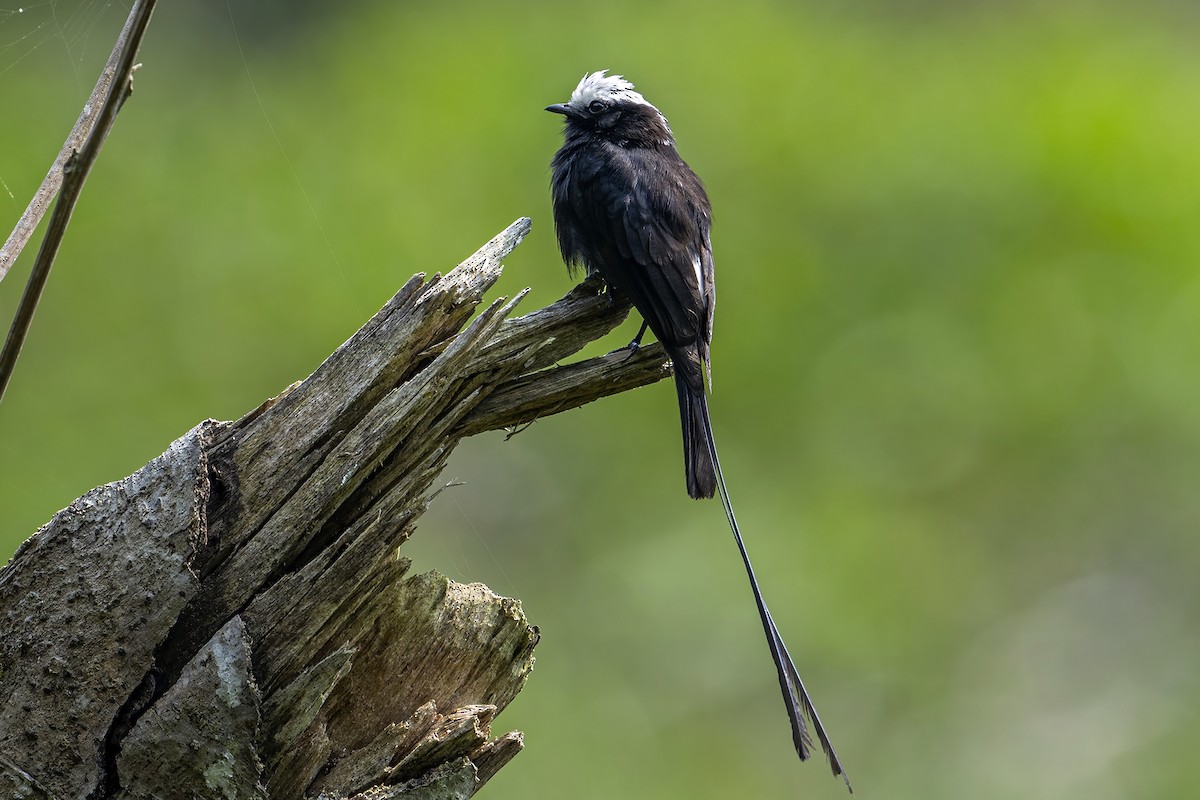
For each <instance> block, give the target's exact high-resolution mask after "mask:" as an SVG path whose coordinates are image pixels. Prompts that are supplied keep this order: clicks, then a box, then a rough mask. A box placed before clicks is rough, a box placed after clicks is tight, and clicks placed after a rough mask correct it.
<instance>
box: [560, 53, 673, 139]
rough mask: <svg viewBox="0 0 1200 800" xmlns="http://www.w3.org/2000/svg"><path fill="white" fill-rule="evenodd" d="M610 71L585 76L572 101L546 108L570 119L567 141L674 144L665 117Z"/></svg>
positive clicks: (630, 85) (631, 86)
mask: <svg viewBox="0 0 1200 800" xmlns="http://www.w3.org/2000/svg"><path fill="white" fill-rule="evenodd" d="M607 71H608V70H600V71H599V72H593V73H592V74H590V75H584V76H583V80H581V81H580V82H579V85H578V86H576V87H575V91H573V92H571V99H570V100H569V101H567V102H565V103H555V104H554V105H552V106H546V110H547V111H552V112H554V113H555V114H562V115H563V116H564V117H566V118H567V126H566V136H567V138H568V139H570V138H571V137H572V136H573V135H574V136H580V135H589V134H591V135H597V136H601V137H603V138H606V139H610V140H612V141H614V142H616V143H618V144H621V145H622V146H625V147H629V146H635V147H653V146H656V145H659V146H668V147H669V146H672V145H674V143H675V140H674V138H673V137H672V135H671V128H670V126H669V125H667V119H666V117H664V116H663V115H662V114H661V113H660V112H659V110H658V109H657V108H655V107H654V106H652V105H650V104H649V103H648V102H646V98H644V97H642V96H641V95H640V94H638V93H637V92H635V91H634V90H633V84H632V83H630V82H629V81H627V80H625V79H624V78H622V77H621V76H620V75H606V74H605V73H606V72H607Z"/></svg>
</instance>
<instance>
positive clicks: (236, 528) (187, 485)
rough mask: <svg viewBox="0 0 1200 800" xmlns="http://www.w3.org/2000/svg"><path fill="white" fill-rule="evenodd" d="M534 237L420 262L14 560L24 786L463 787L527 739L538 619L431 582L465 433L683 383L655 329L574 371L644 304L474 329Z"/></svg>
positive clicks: (119, 789)
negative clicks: (518, 728)
mask: <svg viewBox="0 0 1200 800" xmlns="http://www.w3.org/2000/svg"><path fill="white" fill-rule="evenodd" d="M528 230H529V221H528V220H526V219H522V220H518V221H517V222H516V223H514V224H513V225H512V226H510V227H509V228H508V229H507V230H505V231H504V232H503V233H501V234H500V235H499V236H497V237H496V238H495V239H493V240H492V241H491V242H488V244H486V245H485V246H484V247H483V248H482V249H481V250H480V251H479V252H477V253H476V254H475V255H473V256H471V257H470V258H469V259H467V260H466V261H465V262H463V263H462V264H461V265H459V266H458V267H457V268H456V269H454V270H452V271H451V272H449V273H447V274H446V275H444V276H437V275H435V276H434V277H433V278H432V279H429V280H426V279H425V278H424V276H422V275H418V276H415V277H414V278H413V279H411V280H410V281H408V283H406V284H405V285H404V286H403V287H402V288H401V289H400V291H399V292H398V293H397V294H396V295H395V297H393V298H392V299H391V300H390V301H389V302H388V303H387V304H386V305H385V306H384V307H383V308H382V309H381V310H380V311H379V312H378V313H377V314H376V315H375V316H374V317H373V318H372V319H371V320H370V321H368V322H367V323H366V325H364V326H363V327H362V329H360V330H359V331H358V332H357V333H356V334H355V335H354V336H353V337H351V338H350V339H349V340H348V341H347V342H346V343H345V344H343V345H342V346H341V347H340V348H338V349H337V351H336V352H334V353H333V354H332V355H331V356H330V357H329V358H328V359H327V360H326V361H325V363H323V364H322V365H321V366H320V367H319V368H318V369H317V370H316V371H315V372H314V373H313V374H312V375H310V376H309V377H308V378H307V379H305V380H304V381H301V382H299V383H296V384H294V385H293V386H291V387H289V388H288V389H287V390H286V391H285V392H283V394H281V395H280V396H278V397H276V398H274V399H272V400H269V401H268V402H266V403H264V404H263V405H262V406H260V407H259V408H257V409H255V410H254V411H252V412H251V413H249V414H247V415H246V416H244V417H243V418H242V419H240V420H238V421H236V422H217V421H213V420H208V421H205V422H202V423H201V424H200V425H198V426H196V427H195V428H194V429H192V430H191V431H189V432H188V433H187V434H185V435H184V436H183V437H182V438H180V439H179V440H178V441H176V442H175V443H173V444H172V445H171V446H170V447H169V448H168V449H167V451H166V452H165V453H163V455H162V456H160V457H158V458H156V459H154V460H153V461H151V462H150V463H149V464H147V465H146V466H145V467H144V468H142V469H141V470H139V471H138V472H136V473H135V474H133V475H131V476H130V477H128V478H125V479H124V480H121V481H117V482H115V483H112V484H108V485H106V486H102V487H99V488H97V489H95V490H93V491H91V492H89V493H88V494H86V495H84V496H83V497H81V498H80V499H79V500H77V501H75V503H73V504H72V505H71V506H70V507H68V508H66V509H64V510H63V511H61V512H59V513H58V514H57V515H55V517H54V518H53V519H52V520H51V521H50V522H49V523H47V524H46V525H45V526H44V527H43V528H41V529H40V530H39V531H38V532H37V533H36V534H35V535H34V536H33V537H31V538H30V539H29V540H28V541H26V542H25V543H24V544H23V545H22V546H21V548H20V549H19V550H18V551H17V554H16V555H15V556H14V557H13V559H12V561H11V562H10V563H9V565H8V566H7V567H5V568H4V569H3V570H2V571H0V702H2V703H3V706H2V708H0V792H2V793H3V794H4V796H6V797H7V796H11V797H20V798H54V799H56V800H66V798H95V799H99V798H120V799H121V800H135V799H136V800H141V798H163V799H166V798H176V797H178V798H223V799H226V798H228V799H233V798H258V799H261V798H270V800H291V799H292V798H322V799H323V800H340V799H343V798H345V799H350V798H353V800H367V799H368V798H371V799H372V800H376V799H378V798H451V797H453V798H463V797H468V796H470V795H471V794H473V793H474V792H475V791H477V790H478V789H479V787H480V786H482V785H483V783H484V782H485V781H487V779H488V778H490V777H491V776H492V775H493V774H495V772H496V771H497V770H499V769H500V768H501V767H502V766H503V765H504V764H505V763H507V761H508V760H509V759H510V758H512V757H513V755H515V754H516V753H517V752H518V751H519V750H520V749H521V747H522V745H523V741H522V736H521V734H520V733H519V732H511V733H508V734H505V735H502V736H499V737H497V738H493V737H492V734H491V724H492V721H493V720H494V718H495V716H496V715H497V714H498V713H499V712H500V711H502V710H503V709H504V707H505V706H506V705H507V704H508V703H509V702H510V701H511V700H512V699H513V697H515V696H516V694H517V692H519V691H520V690H521V688H522V687H523V686H524V684H525V681H526V678H527V677H528V675H529V672H530V670H531V669H532V667H533V662H534V659H533V648H534V645H535V644H536V643H537V639H538V633H537V629H536V628H535V627H532V626H530V625H529V624H528V622H527V621H526V619H525V616H524V613H523V612H522V610H521V604H520V602H519V601H517V600H511V599H506V598H502V597H498V596H497V595H495V594H493V593H492V592H491V591H490V590H489V589H488V588H487V587H485V586H483V585H481V584H470V585H462V584H458V583H455V582H453V581H450V580H448V579H447V578H445V577H442V576H440V575H438V574H436V573H428V574H423V575H416V576H410V575H408V574H407V572H408V568H409V562H408V560H407V559H406V558H404V557H403V556H401V555H400V553H399V548H400V545H402V544H403V542H404V541H405V540H406V539H407V538H408V537H409V536H410V535H411V534H412V532H413V529H414V527H415V525H416V522H417V519H418V518H419V516H420V515H421V513H422V512H423V511H424V510H425V508H426V507H427V506H428V504H429V502H430V500H431V499H432V497H433V496H434V495H436V491H435V490H434V489H433V484H434V481H435V480H436V478H437V476H438V474H439V473H440V471H441V470H442V468H443V467H444V466H445V463H446V460H447V458H448V457H449V455H450V453H451V452H452V450H453V449H454V446H455V445H456V444H457V443H458V441H459V440H461V439H462V438H463V437H464V436H468V435H472V434H474V433H478V432H481V431H485V430H493V429H499V428H506V427H511V426H516V425H519V424H522V423H525V422H528V421H531V420H533V419H536V418H538V417H540V416H545V415H547V414H552V413H557V412H559V411H562V410H566V409H569V408H573V407H576V406H579V405H582V404H584V403H586V402H589V401H591V400H594V399H597V398H599V397H602V396H605V395H608V394H612V393H615V392H619V391H624V390H626V389H629V388H633V387H636V386H641V385H644V384H647V383H651V382H654V381H656V380H659V379H661V378H663V377H664V376H666V375H669V374H670V365H669V363H668V362H667V361H666V360H665V357H664V355H663V352H662V350H661V348H659V347H658V346H657V345H655V346H650V347H646V348H643V349H642V350H640V351H638V352H637V353H636V354H633V355H632V356H631V355H629V354H628V353H627V352H624V351H621V352H617V353H613V354H609V355H607V356H602V357H599V358H593V359H589V360H585V361H582V362H579V363H575V364H569V365H565V366H556V362H557V361H559V360H560V359H564V358H567V357H569V356H570V355H572V354H574V353H576V352H578V351H579V349H580V348H582V347H583V346H584V345H585V344H587V343H588V342H589V341H592V340H593V339H596V338H598V337H599V336H602V335H604V334H605V333H607V332H608V331H610V330H612V328H614V327H615V326H616V325H617V324H619V323H620V322H621V321H622V320H623V319H624V317H625V316H626V314H627V313H628V310H629V309H628V306H627V305H626V304H623V303H620V302H613V300H612V299H611V297H609V296H608V295H604V294H601V293H600V292H599V287H598V286H597V285H595V284H590V283H586V282H585V283H584V284H581V285H580V286H578V287H576V288H575V289H574V290H572V291H571V293H569V294H568V295H567V296H566V297H564V298H563V299H562V300H560V301H559V302H557V303H555V304H553V305H551V306H549V307H547V308H544V309H541V310H539V311H535V312H533V313H531V314H529V315H527V316H524V317H518V318H511V319H510V314H511V312H512V310H513V307H514V306H515V305H516V302H517V300H519V299H520V296H518V297H517V298H516V299H515V300H514V301H512V302H505V301H504V300H503V299H501V300H497V301H495V302H492V303H491V304H490V305H488V306H487V307H486V308H485V309H484V310H483V311H482V312H481V313H479V314H478V315H476V316H474V319H472V315H473V314H474V312H475V310H476V306H477V305H478V304H479V303H480V302H481V301H482V299H483V295H484V293H485V292H486V291H487V290H488V289H489V288H491V286H492V285H493V284H494V283H495V282H496V280H497V279H498V278H499V276H500V271H501V265H500V261H501V259H503V258H504V257H505V256H507V255H508V254H509V253H510V252H511V251H512V249H513V248H514V247H516V245H517V244H518V243H519V242H520V240H521V238H522V237H523V236H524V235H525V233H526V232H527V231H528ZM564 724H565V723H564Z"/></svg>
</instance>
